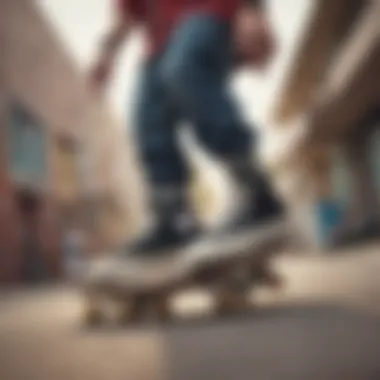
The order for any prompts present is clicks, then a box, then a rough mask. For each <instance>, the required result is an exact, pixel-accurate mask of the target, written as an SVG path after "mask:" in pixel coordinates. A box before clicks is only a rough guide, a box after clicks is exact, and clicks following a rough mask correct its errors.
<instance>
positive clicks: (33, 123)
mask: <svg viewBox="0 0 380 380" xmlns="http://www.w3.org/2000/svg"><path fill="white" fill-rule="evenodd" d="M6 128H7V148H8V149H7V153H8V157H7V158H8V166H9V172H10V175H11V177H12V179H13V180H14V181H16V182H21V183H22V184H26V185H37V186H40V185H43V184H44V183H45V181H46V175H47V162H46V136H45V130H44V128H43V126H42V125H41V124H40V123H39V122H38V121H37V120H36V118H35V117H33V116H32V115H31V114H30V113H29V112H28V111H27V110H26V109H24V108H23V107H21V106H19V105H14V106H12V107H11V109H10V112H9V119H8V123H7V126H6Z"/></svg>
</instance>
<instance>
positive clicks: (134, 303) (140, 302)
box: [119, 298, 146, 324]
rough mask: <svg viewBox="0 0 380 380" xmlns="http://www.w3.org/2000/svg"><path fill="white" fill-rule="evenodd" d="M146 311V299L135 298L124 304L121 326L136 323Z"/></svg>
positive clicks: (120, 319)
mask: <svg viewBox="0 0 380 380" xmlns="http://www.w3.org/2000/svg"><path fill="white" fill-rule="evenodd" d="M145 310H146V302H145V300H144V299H140V298H133V299H129V300H128V301H126V302H124V305H123V308H122V311H121V314H120V318H119V321H120V323H121V324H129V323H135V322H138V321H139V320H141V319H142V318H143V316H144V312H145Z"/></svg>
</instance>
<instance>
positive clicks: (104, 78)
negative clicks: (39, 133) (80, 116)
mask: <svg viewBox="0 0 380 380" xmlns="http://www.w3.org/2000/svg"><path fill="white" fill-rule="evenodd" d="M111 71H112V63H111V62H110V61H109V60H106V59H103V60H99V61H98V62H96V63H95V64H94V65H93V67H92V68H91V69H90V72H89V78H88V80H89V85H90V88H91V90H92V91H94V92H96V93H98V94H101V93H103V91H104V89H105V87H106V86H107V84H108V81H109V78H110V75H111Z"/></svg>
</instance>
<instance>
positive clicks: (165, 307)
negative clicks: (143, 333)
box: [82, 221, 290, 326]
mask: <svg viewBox="0 0 380 380" xmlns="http://www.w3.org/2000/svg"><path fill="white" fill-rule="evenodd" d="M289 237H290V231H289V228H288V225H287V224H286V223H285V222H283V221H282V222H278V223H275V224H269V225H267V226H262V227H260V228H256V229H254V230H247V231H243V232H241V233H239V234H236V235H228V234H226V235H223V236H218V237H208V238H207V237H206V238H204V239H202V240H201V241H198V242H195V243H193V244H191V245H189V246H187V247H186V248H183V249H182V250H181V252H177V253H176V254H175V255H174V256H170V255H169V254H168V256H167V257H165V258H162V257H161V258H160V259H159V260H158V259H157V260H156V261H155V262H154V261H152V260H149V262H148V261H145V262H144V261H141V260H139V261H136V260H135V261H134V260H132V259H128V258H126V257H125V256H124V257H121V256H120V255H117V254H116V255H109V256H107V257H104V258H102V259H98V260H95V261H94V262H92V263H90V264H89V267H88V271H87V273H86V275H85V276H84V281H83V283H82V285H83V290H84V297H85V301H86V305H85V311H84V322H85V324H87V325H92V326H93V325H99V324H101V323H102V322H104V321H105V320H106V312H105V309H106V306H105V304H106V303H107V301H112V302H113V304H114V305H115V304H116V305H117V306H118V310H119V312H118V313H117V316H116V318H117V320H118V322H119V323H128V322H129V323H130V322H136V321H139V320H141V319H142V318H143V317H144V316H146V315H147V314H148V313H149V312H151V313H154V315H155V316H156V317H157V318H158V320H159V321H167V320H170V319H171V318H172V316H173V315H172V312H171V309H170V300H171V299H172V297H173V296H174V295H175V294H176V293H177V292H179V291H183V290H187V289H191V288H194V287H196V288H201V289H205V290H207V291H211V294H212V295H213V298H214V301H215V302H214V305H215V307H214V312H215V313H216V314H218V315H221V314H222V315H223V314H231V313H236V312H240V311H243V310H246V309H247V308H248V307H250V303H249V297H248V293H249V292H250V290H252V288H253V287H255V286H257V285H268V286H270V287H273V288H275V289H278V288H279V287H280V285H281V283H282V281H281V279H280V277H279V276H278V275H277V274H276V273H275V272H274V270H273V268H272V267H271V259H272V257H273V256H274V254H276V253H279V252H280V251H281V249H283V248H284V246H285V244H286V243H287V242H288V241H289Z"/></svg>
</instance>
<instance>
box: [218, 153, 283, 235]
mask: <svg viewBox="0 0 380 380" xmlns="http://www.w3.org/2000/svg"><path fill="white" fill-rule="evenodd" d="M228 168H229V171H230V173H231V176H232V178H233V179H234V180H235V182H236V184H237V187H238V191H239V192H240V194H239V195H240V198H241V204H240V205H239V206H240V207H238V210H237V213H236V214H235V215H233V216H232V218H231V219H230V220H229V221H228V222H227V223H226V225H225V227H224V229H226V230H229V231H231V232H235V231H237V230H240V229H246V228H250V227H254V226H261V225H263V224H265V223H270V222H272V221H273V222H275V221H277V220H281V218H282V217H283V216H284V207H283V205H282V203H281V201H280V200H279V198H278V196H277V195H276V194H275V192H274V190H273V188H272V186H271V184H270V182H269V180H268V179H267V177H266V176H265V175H264V173H262V172H261V171H260V170H258V169H257V168H255V166H254V165H253V164H252V163H251V162H250V160H248V159H247V160H236V161H232V162H230V163H229V165H228Z"/></svg>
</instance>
